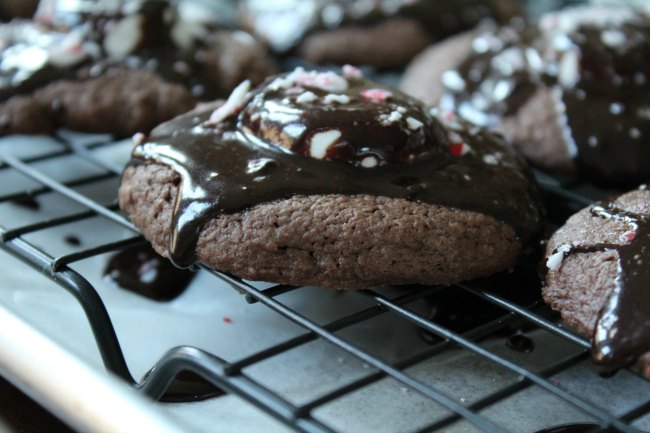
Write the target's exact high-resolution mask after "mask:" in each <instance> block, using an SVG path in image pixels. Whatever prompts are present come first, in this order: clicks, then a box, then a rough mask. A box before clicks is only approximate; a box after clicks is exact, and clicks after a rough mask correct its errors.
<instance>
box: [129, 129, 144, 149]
mask: <svg viewBox="0 0 650 433" xmlns="http://www.w3.org/2000/svg"><path fill="white" fill-rule="evenodd" d="M146 138H147V136H146V135H144V134H143V133H142V132H136V133H135V134H133V137H131V141H133V144H134V145H136V146H137V145H139V144H142V143H144V140H145V139H146Z"/></svg>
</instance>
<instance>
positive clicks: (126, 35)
mask: <svg viewBox="0 0 650 433" xmlns="http://www.w3.org/2000/svg"><path fill="white" fill-rule="evenodd" d="M143 24H144V22H143V18H142V16H141V15H131V16H127V17H125V18H122V19H121V20H120V21H119V22H118V23H117V24H116V25H115V26H113V27H112V28H111V30H110V31H109V32H108V34H107V35H106V37H105V38H104V49H105V50H106V53H108V55H109V57H111V58H113V59H119V60H121V59H124V58H126V56H127V55H129V54H131V53H132V52H133V51H134V50H135V48H136V47H137V46H138V44H139V43H140V40H141V39H142V27H143Z"/></svg>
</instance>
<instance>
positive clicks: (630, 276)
mask: <svg viewBox="0 0 650 433" xmlns="http://www.w3.org/2000/svg"><path fill="white" fill-rule="evenodd" d="M591 213H592V214H593V215H594V216H597V217H599V218H605V219H613V220H617V221H620V222H622V223H624V224H625V225H626V226H627V227H628V231H627V232H626V234H625V235H624V237H625V239H624V240H625V241H626V243H624V244H622V245H619V244H609V243H602V244H595V245H584V246H582V245H581V246H571V247H570V249H569V250H568V251H567V252H565V254H574V253H593V252H605V251H615V252H616V257H617V274H616V279H615V283H614V288H613V290H612V292H611V293H610V294H609V296H608V298H607V300H606V302H605V304H604V306H603V308H602V309H601V311H600V315H599V317H598V321H597V322H596V328H595V330H594V335H593V344H592V352H591V354H592V360H593V362H594V364H595V365H596V367H597V368H598V369H599V370H600V371H602V372H603V374H611V373H613V372H615V371H616V370H618V369H619V368H623V367H628V366H631V365H633V364H634V363H635V362H636V360H637V359H638V358H639V357H640V356H641V355H643V354H644V353H646V352H648V351H650V327H648V326H647V322H648V317H650V290H648V282H649V281H650V266H648V263H646V260H647V259H648V257H650V218H649V217H648V216H647V215H640V214H636V213H632V212H626V211H624V210H622V209H619V208H617V207H616V206H615V205H614V204H613V203H611V202H606V203H603V204H601V205H596V206H594V207H592V208H591Z"/></svg>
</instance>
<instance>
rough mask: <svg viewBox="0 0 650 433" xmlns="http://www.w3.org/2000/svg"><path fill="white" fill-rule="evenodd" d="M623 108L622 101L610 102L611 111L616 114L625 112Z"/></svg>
mask: <svg viewBox="0 0 650 433" xmlns="http://www.w3.org/2000/svg"><path fill="white" fill-rule="evenodd" d="M623 108H624V107H623V104H621V103H620V102H612V103H611V104H609V112H610V113H612V114H614V115H617V114H621V113H622V112H623Z"/></svg>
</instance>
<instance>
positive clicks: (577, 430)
mask: <svg viewBox="0 0 650 433" xmlns="http://www.w3.org/2000/svg"><path fill="white" fill-rule="evenodd" d="M599 427H601V426H600V425H598V424H592V423H576V424H562V425H558V426H555V427H548V428H545V429H542V430H538V431H536V432H535V433H589V432H591V431H594V430H596V429H597V428H599Z"/></svg>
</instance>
